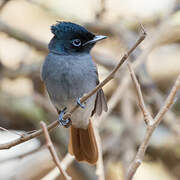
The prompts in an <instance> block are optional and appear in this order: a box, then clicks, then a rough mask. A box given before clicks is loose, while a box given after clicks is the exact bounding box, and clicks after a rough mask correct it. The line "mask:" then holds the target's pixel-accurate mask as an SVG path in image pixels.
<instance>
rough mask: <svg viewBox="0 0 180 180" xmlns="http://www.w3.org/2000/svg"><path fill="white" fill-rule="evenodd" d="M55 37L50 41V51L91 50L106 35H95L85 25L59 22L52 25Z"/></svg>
mask: <svg viewBox="0 0 180 180" xmlns="http://www.w3.org/2000/svg"><path fill="white" fill-rule="evenodd" d="M51 32H52V33H53V34H54V37H53V38H52V40H51V41H50V43H49V49H50V51H54V52H56V53H59V54H61V53H63V52H65V53H77V52H89V51H90V50H91V48H92V47H93V46H94V44H95V43H96V42H97V41H100V40H102V39H105V38H106V36H102V35H94V34H93V33H91V32H89V31H88V30H86V29H85V28H84V27H82V26H80V25H77V24H74V23H71V22H58V23H57V24H55V25H53V26H51Z"/></svg>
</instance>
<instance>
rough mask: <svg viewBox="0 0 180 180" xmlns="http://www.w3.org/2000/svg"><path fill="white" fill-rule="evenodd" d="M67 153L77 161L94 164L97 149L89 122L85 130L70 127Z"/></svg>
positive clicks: (96, 158) (96, 157)
mask: <svg viewBox="0 0 180 180" xmlns="http://www.w3.org/2000/svg"><path fill="white" fill-rule="evenodd" d="M69 153H70V154H72V155H74V156H75V158H76V159H77V161H86V162H88V163H90V164H95V163H96V162H97V160H98V148H97V144H96V139H95V136H94V131H93V127H92V124H91V122H89V125H88V128H87V129H80V128H75V127H74V126H71V130H70V140H69Z"/></svg>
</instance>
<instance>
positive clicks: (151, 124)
mask: <svg viewBox="0 0 180 180" xmlns="http://www.w3.org/2000/svg"><path fill="white" fill-rule="evenodd" d="M128 68H129V71H130V74H131V76H132V81H133V82H134V84H135V87H136V90H137V93H138V100H139V104H140V105H141V106H142V107H141V110H142V112H143V114H144V120H145V122H148V123H147V130H146V134H145V137H144V139H143V141H142V143H141V145H140V147H139V149H138V152H137V154H136V157H135V159H134V161H133V162H132V163H131V164H130V167H129V169H128V172H127V176H126V180H131V179H132V177H133V176H134V174H135V172H136V170H137V168H138V167H139V166H140V164H141V163H142V161H143V158H144V154H145V152H146V149H147V147H148V144H149V140H150V138H151V135H152V133H153V132H154V130H155V129H156V127H157V126H158V125H159V123H160V122H161V121H162V118H163V116H164V114H165V113H166V112H167V111H168V110H169V109H170V107H171V105H172V104H173V103H174V98H175V95H176V93H177V91H178V90H179V89H180V75H179V76H178V78H177V80H176V82H175V84H174V86H173V87H172V89H171V92H170V93H169V95H168V97H167V99H166V101H165V103H164V105H163V106H162V108H161V109H160V110H159V112H158V114H157V115H156V117H155V118H154V119H152V118H151V116H150V114H149V112H148V111H147V110H146V107H145V103H144V100H143V96H142V92H141V89H140V85H139V83H138V81H137V79H136V76H135V73H134V71H133V69H132V67H131V65H130V64H128ZM145 112H146V113H147V112H148V116H145ZM147 119H148V120H147Z"/></svg>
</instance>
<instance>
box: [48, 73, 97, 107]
mask: <svg viewBox="0 0 180 180" xmlns="http://www.w3.org/2000/svg"><path fill="white" fill-rule="evenodd" d="M81 73H82V72H81ZM82 77H83V78H82ZM49 78H50V77H49ZM95 86H96V84H95V80H92V78H89V77H88V76H87V74H85V73H84V75H83V74H80V75H79V74H78V73H77V74H75V73H74V74H72V73H66V74H64V73H62V74H61V76H59V77H58V78H57V77H56V78H54V76H52V78H51V80H49V81H48V84H47V85H46V87H47V90H48V93H49V96H50V98H51V101H52V102H53V104H54V105H55V106H56V108H58V109H60V110H61V109H63V108H64V107H67V108H71V107H72V105H74V104H75V103H76V101H77V98H81V97H82V96H83V95H84V94H86V93H88V92H89V91H91V90H92V89H93V88H94V87H95Z"/></svg>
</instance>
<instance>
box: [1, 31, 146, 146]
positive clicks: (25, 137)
mask: <svg viewBox="0 0 180 180" xmlns="http://www.w3.org/2000/svg"><path fill="white" fill-rule="evenodd" d="M145 37H146V32H145V31H144V29H143V28H142V34H141V35H140V37H139V39H138V40H137V42H136V43H135V44H134V46H133V47H132V48H131V49H130V50H129V51H128V52H127V53H126V54H125V55H124V56H123V57H122V58H121V60H120V62H119V63H118V64H117V66H116V67H115V68H114V69H113V71H112V72H111V73H110V74H109V76H108V77H107V78H106V79H104V80H103V81H102V82H101V83H100V84H98V85H97V86H96V87H95V88H94V89H93V90H92V91H91V92H89V93H88V94H86V95H84V96H83V97H82V98H81V103H83V102H85V101H86V100H87V99H88V98H89V97H91V96H92V95H93V94H95V93H96V92H97V91H98V90H99V89H101V88H102V87H103V86H104V85H105V84H107V83H108V82H109V81H110V80H112V79H113V77H114V75H115V73H116V72H117V71H118V70H119V68H120V67H121V65H122V64H123V63H124V62H125V61H126V60H127V58H128V57H129V55H130V54H131V53H132V52H133V51H134V50H135V49H136V48H137V46H138V45H139V44H140V43H141V42H142V41H143V40H144V39H145ZM77 108H79V106H78V105H75V106H74V107H73V108H72V109H71V110H70V111H69V113H66V114H65V115H64V117H63V119H67V118H69V116H70V115H71V114H72V113H73V112H74V111H75V110H76V109H77ZM58 125H59V122H58V120H56V121H54V122H52V123H51V124H50V125H48V126H47V129H48V131H50V130H52V129H53V128H55V127H57V126H58ZM41 134H42V130H41V129H40V130H37V131H36V132H34V133H32V134H29V135H26V136H24V137H21V138H18V139H16V140H13V141H11V142H9V143H5V144H0V149H9V148H11V147H13V146H15V145H17V144H20V143H23V142H25V141H28V140H30V139H32V138H34V137H37V136H39V135H41Z"/></svg>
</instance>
